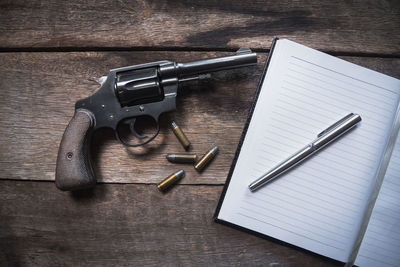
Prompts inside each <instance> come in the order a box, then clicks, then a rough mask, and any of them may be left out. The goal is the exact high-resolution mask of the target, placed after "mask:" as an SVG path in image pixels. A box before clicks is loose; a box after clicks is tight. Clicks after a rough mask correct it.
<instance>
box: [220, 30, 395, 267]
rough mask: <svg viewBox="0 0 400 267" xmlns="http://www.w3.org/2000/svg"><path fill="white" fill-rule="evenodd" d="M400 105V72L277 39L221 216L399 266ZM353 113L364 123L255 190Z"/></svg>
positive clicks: (321, 248)
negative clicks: (261, 180) (384, 70)
mask: <svg viewBox="0 0 400 267" xmlns="http://www.w3.org/2000/svg"><path fill="white" fill-rule="evenodd" d="M399 104H400V80H398V79H395V78H392V77H389V76H387V75H384V74H381V73H378V72H375V71H372V70H369V69H367V68H364V67H361V66H358V65H355V64H353V63H350V62H347V61H344V60H341V59H339V58H336V57H333V56H330V55H328V54H325V53H322V52H319V51H317V50H314V49H311V48H309V47H306V46H303V45H301V44H298V43H295V42H293V41H290V40H286V39H278V38H276V39H275V40H274V42H273V45H272V48H271V52H270V55H269V58H268V60H267V63H266V67H265V70H264V72H263V75H262V78H261V82H260V85H259V88H258V90H257V92H256V96H255V100H254V103H253V106H252V108H251V110H250V113H249V117H248V120H247V123H246V125H245V128H244V131H243V134H242V137H241V140H240V143H239V146H238V148H237V151H236V154H235V158H234V161H233V163H232V166H231V169H230V172H229V174H228V178H227V182H226V184H225V187H224V190H223V192H222V195H221V198H220V201H219V204H218V206H217V210H216V212H215V215H214V217H215V220H216V221H217V222H219V223H223V224H227V225H230V226H233V227H237V228H239V229H242V230H245V231H250V232H251V233H255V234H257V235H261V236H264V237H272V238H274V239H278V240H281V241H283V242H286V243H289V244H292V245H294V246H297V247H300V248H303V249H306V250H309V251H312V252H315V253H318V254H321V255H324V256H326V257H329V258H332V259H335V260H338V261H342V262H348V264H349V265H351V264H353V263H354V264H356V265H359V266H399V265H400V253H399V252H400V141H399V140H397V142H396V137H397V135H398V132H399V125H400V115H399ZM351 112H353V113H357V114H359V115H360V116H361V118H362V121H361V122H360V123H359V124H358V126H357V127H356V128H355V129H354V130H352V131H351V132H349V133H348V134H346V135H345V136H343V137H342V138H340V139H339V140H337V141H335V142H334V143H332V144H330V145H328V146H327V147H326V148H324V149H323V150H322V151H320V152H318V153H317V155H314V156H312V157H311V158H309V159H308V160H306V161H304V162H302V163H301V164H300V165H298V166H297V167H295V168H294V169H292V170H290V171H289V172H287V173H285V174H284V175H282V176H281V177H280V178H279V179H276V180H275V181H274V182H272V183H269V184H268V185H266V186H264V187H262V188H261V189H259V190H258V191H256V192H254V193H252V192H250V190H249V189H248V185H249V184H250V183H251V182H253V181H254V180H256V179H257V178H259V177H260V176H261V175H263V174H264V173H266V172H267V171H268V170H270V169H271V168H272V167H274V166H275V165H277V164H278V163H280V162H281V161H283V160H285V159H286V158H288V157H289V156H290V155H292V154H293V153H295V152H296V151H298V150H299V149H300V148H302V147H304V146H305V145H307V144H309V143H310V142H311V141H313V140H314V139H315V138H316V136H317V134H318V133H320V132H321V131H323V130H324V129H326V128H327V127H328V126H330V125H331V124H333V123H334V122H336V121H338V120H339V119H340V118H342V117H344V116H345V115H347V114H348V113H351ZM399 139H400V138H399Z"/></svg>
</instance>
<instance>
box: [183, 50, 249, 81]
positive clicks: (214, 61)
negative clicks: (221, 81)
mask: <svg viewBox="0 0 400 267" xmlns="http://www.w3.org/2000/svg"><path fill="white" fill-rule="evenodd" d="M255 64H257V54H256V53H253V52H252V51H251V50H250V49H249V48H247V47H242V48H240V49H239V50H238V51H236V55H234V56H226V57H218V58H211V59H203V60H196V61H191V62H186V63H176V70H177V73H178V79H179V80H186V79H187V78H190V77H193V76H198V75H199V74H205V73H209V72H214V71H220V70H227V69H234V68H240V67H245V66H251V65H255Z"/></svg>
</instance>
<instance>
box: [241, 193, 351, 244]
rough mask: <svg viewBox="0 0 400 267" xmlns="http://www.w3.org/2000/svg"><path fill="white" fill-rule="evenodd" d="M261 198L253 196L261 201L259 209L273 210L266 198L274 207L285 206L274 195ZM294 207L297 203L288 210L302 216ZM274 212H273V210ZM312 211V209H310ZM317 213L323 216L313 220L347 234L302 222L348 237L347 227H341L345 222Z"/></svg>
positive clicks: (296, 206)
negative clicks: (267, 204) (328, 219)
mask: <svg viewBox="0 0 400 267" xmlns="http://www.w3.org/2000/svg"><path fill="white" fill-rule="evenodd" d="M263 198H264V199H261V198H259V197H254V199H255V200H258V201H259V202H261V203H262V205H261V206H260V205H258V207H260V208H261V209H264V210H268V211H274V210H273V209H270V208H268V206H265V204H266V200H267V199H268V200H269V201H270V202H269V203H273V206H274V208H282V209H284V208H286V207H283V206H282V205H279V202H277V201H276V200H278V199H279V198H276V197H274V198H268V197H267V196H265V194H263ZM244 203H248V204H250V205H252V204H253V203H254V202H249V201H244ZM281 203H283V202H281ZM296 208H298V205H294V208H293V207H290V208H289V210H290V211H291V212H292V213H294V214H298V215H300V216H303V217H304V216H305V215H304V214H303V213H301V212H299V211H298V209H297V210H296ZM274 212H275V211H274ZM277 212H278V213H279V211H277ZM312 212H313V213H314V211H312ZM281 215H283V216H285V217H287V214H284V213H281ZM319 215H323V216H322V217H318V218H317V219H316V220H315V222H320V223H322V224H325V225H330V226H333V227H334V228H337V229H341V230H343V231H344V232H347V234H345V233H339V234H338V233H337V231H333V230H329V229H326V228H324V227H321V226H319V225H316V224H313V223H311V224H310V223H309V222H308V221H303V222H305V223H306V224H309V225H311V226H315V227H317V228H319V229H321V230H323V231H326V232H329V233H331V234H334V235H338V236H341V237H343V238H345V239H348V237H349V235H348V233H350V231H349V229H346V228H343V227H342V226H343V225H345V226H346V225H347V222H343V221H340V220H336V219H335V218H333V217H331V218H333V220H330V221H327V220H324V219H325V218H326V217H325V216H326V215H325V214H322V213H319ZM340 242H342V241H340Z"/></svg>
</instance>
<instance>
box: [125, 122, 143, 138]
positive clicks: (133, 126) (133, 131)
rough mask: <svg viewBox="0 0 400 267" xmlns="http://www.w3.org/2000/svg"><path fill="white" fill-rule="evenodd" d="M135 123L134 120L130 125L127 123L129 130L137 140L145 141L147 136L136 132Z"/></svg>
mask: <svg viewBox="0 0 400 267" xmlns="http://www.w3.org/2000/svg"><path fill="white" fill-rule="evenodd" d="M135 123H136V118H134V119H133V120H132V121H131V122H130V123H129V130H130V131H131V133H132V134H133V135H134V136H135V137H136V138H137V139H145V138H147V136H143V135H140V134H138V133H137V132H136V130H135Z"/></svg>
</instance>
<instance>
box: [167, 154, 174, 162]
mask: <svg viewBox="0 0 400 267" xmlns="http://www.w3.org/2000/svg"><path fill="white" fill-rule="evenodd" d="M165 158H166V159H167V160H168V161H170V162H173V160H174V158H175V157H174V154H167V155H166V156H165Z"/></svg>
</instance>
